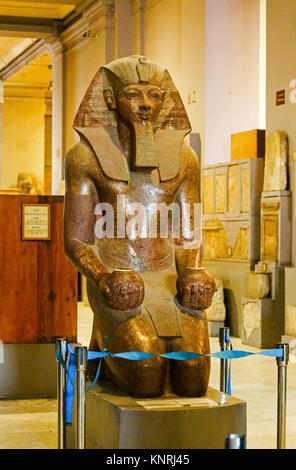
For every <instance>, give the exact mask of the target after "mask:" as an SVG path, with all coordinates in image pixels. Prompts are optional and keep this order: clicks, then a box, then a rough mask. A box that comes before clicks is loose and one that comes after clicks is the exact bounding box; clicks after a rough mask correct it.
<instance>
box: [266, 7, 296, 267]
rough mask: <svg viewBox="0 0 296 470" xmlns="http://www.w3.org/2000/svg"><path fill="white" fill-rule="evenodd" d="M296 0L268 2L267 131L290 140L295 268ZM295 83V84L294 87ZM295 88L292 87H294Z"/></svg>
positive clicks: (294, 261)
mask: <svg viewBox="0 0 296 470" xmlns="http://www.w3.org/2000/svg"><path fill="white" fill-rule="evenodd" d="M295 18H296V0H289V1H288V2H282V1H280V0H268V2H267V59H266V106H267V109H266V131H267V135H268V134H269V133H270V132H272V131H273V130H275V129H278V130H282V131H285V132H286V133H287V134H288V139H289V158H290V180H291V188H292V189H293V197H292V204H293V207H292V214H293V243H292V265H293V266H295V265H296V247H295V239H296V218H295V190H296V187H295V171H294V168H293V166H295V162H294V163H293V152H295V151H296V91H295V90H296V61H295V58H296V28H295ZM293 80H294V83H291V82H292V81H293ZM291 85H292V86H291ZM280 90H285V93H286V96H285V104H284V105H281V106H276V92H277V91H280Z"/></svg>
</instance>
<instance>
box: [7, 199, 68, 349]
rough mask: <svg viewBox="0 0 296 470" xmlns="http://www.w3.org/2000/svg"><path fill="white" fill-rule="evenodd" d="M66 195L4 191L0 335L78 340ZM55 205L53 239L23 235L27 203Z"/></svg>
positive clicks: (46, 340) (12, 338) (31, 340)
mask: <svg viewBox="0 0 296 470" xmlns="http://www.w3.org/2000/svg"><path fill="white" fill-rule="evenodd" d="M63 200H64V198H63V196H21V195H5V194H2V195H0V340H1V341H3V343H11V344H21V343H52V342H55V339H56V338H57V337H66V338H67V339H68V340H69V341H76V337H77V271H76V269H75V268H74V267H73V266H72V264H71V263H70V261H69V260H68V258H67V257H66V255H65V253H64V235H63V209H64V207H63V206H64V204H63ZM23 203H26V204H49V205H50V240H32V241H31V240H22V204H23Z"/></svg>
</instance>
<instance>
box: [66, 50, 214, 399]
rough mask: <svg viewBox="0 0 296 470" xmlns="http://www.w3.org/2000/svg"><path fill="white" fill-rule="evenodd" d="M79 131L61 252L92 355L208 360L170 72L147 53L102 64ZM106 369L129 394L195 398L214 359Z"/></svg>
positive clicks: (204, 300) (194, 186) (180, 109)
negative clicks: (77, 282)
mask: <svg viewBox="0 0 296 470" xmlns="http://www.w3.org/2000/svg"><path fill="white" fill-rule="evenodd" d="M74 129H75V130H76V131H77V132H78V134H79V136H80V142H79V143H78V144H76V145H75V146H74V147H73V148H72V149H71V150H70V151H69V153H68V155H67V157H66V165H65V180H66V195H65V215H64V220H65V250H66V253H67V255H68V256H69V258H70V259H71V260H72V262H73V264H74V265H75V266H76V267H77V269H78V270H79V271H80V272H81V273H82V274H83V275H84V276H86V278H87V290H88V298H89V303H90V306H91V308H92V310H93V313H94V321H93V331H92V338H91V342H90V349H91V350H103V349H104V348H106V349H108V350H109V351H111V352H112V353H114V354H115V353H119V352H126V351H142V352H148V353H152V354H156V355H158V354H163V353H166V352H171V351H191V352H196V353H200V354H207V353H209V352H210V351H209V337H208V328H207V319H206V314H205V310H204V309H206V308H208V307H209V306H210V304H211V299H212V296H213V294H214V291H215V282H214V279H213V278H212V276H211V275H210V274H209V273H208V272H207V271H206V270H205V269H203V268H201V266H200V265H201V244H200V240H198V239H197V238H196V237H195V233H196V230H195V226H196V224H195V222H196V211H195V209H196V206H198V205H199V202H200V201H199V189H198V181H199V167H198V159H197V156H196V154H195V153H194V151H193V150H192V149H191V148H190V147H189V146H188V145H187V144H186V143H185V141H184V137H185V136H186V134H188V133H189V132H190V130H191V128H190V123H189V120H188V117H187V114H186V111H185V108H184V105H183V103H182V100H181V98H180V95H179V93H178V91H177V89H176V87H175V85H174V83H173V81H172V79H171V77H170V75H169V73H168V71H167V70H163V69H161V68H160V67H158V66H157V65H156V64H155V63H153V62H152V61H150V60H149V59H147V58H146V57H143V56H131V57H125V58H121V59H118V60H115V61H113V62H111V63H110V64H108V65H106V66H104V67H101V68H100V69H99V71H98V72H97V74H96V75H95V77H94V79H93V81H92V82H91V84H90V86H89V88H88V90H87V92H86V94H85V96H84V98H83V100H82V103H81V105H80V107H79V109H78V112H77V115H76V117H75V120H74ZM188 207H189V209H188ZM186 208H187V209H186ZM185 209H186V210H185ZM135 212H136V213H137V215H136V216H135ZM152 216H153V217H154V216H155V217H156V218H153V217H152ZM165 216H166V217H165ZM153 221H154V222H155V221H156V224H153V223H152V222H153ZM185 226H186V227H187V229H184V227H185ZM180 227H182V233H181V230H179V231H178V228H179V229H180ZM188 243H189V244H188ZM91 372H92V371H91V369H90V368H89V374H90V375H91ZM104 373H105V375H106V376H107V377H108V378H109V379H110V380H112V381H113V382H114V383H115V384H116V385H117V386H118V387H119V388H121V389H123V390H124V391H126V392H128V393H129V394H131V395H133V396H136V397H154V396H160V395H163V394H164V393H167V392H173V393H176V394H179V395H184V396H201V395H203V394H205V393H206V390H207V387H208V381H209V373H210V358H209V357H201V358H198V359H195V360H189V361H178V360H168V359H165V358H162V357H154V358H152V359H147V360H144V361H128V360H124V359H114V358H106V360H105V363H104Z"/></svg>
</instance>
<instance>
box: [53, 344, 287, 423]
mask: <svg viewBox="0 0 296 470" xmlns="http://www.w3.org/2000/svg"><path fill="white" fill-rule="evenodd" d="M227 336H228V337H227ZM227 336H226V340H227V341H228V342H230V347H231V349H230V350H228V351H219V352H215V353H211V354H198V353H194V352H190V351H176V352H170V353H165V354H150V353H145V352H139V351H128V352H123V353H117V354H112V353H110V351H108V350H104V351H99V352H96V351H88V352H87V360H89V361H91V360H93V359H100V362H99V366H98V369H97V372H96V375H95V378H94V380H93V382H92V384H91V385H90V387H89V388H88V390H87V391H90V390H92V389H93V388H94V386H95V384H96V383H97V381H98V378H99V375H100V370H101V365H102V360H103V358H104V357H114V358H120V359H127V360H129V361H143V360H145V359H152V358H154V357H165V358H167V359H172V360H177V361H190V360H193V359H199V358H200V357H203V356H208V357H216V358H219V359H239V358H243V357H246V356H255V355H261V356H268V357H283V355H284V350H283V349H282V348H277V349H268V350H266V351H260V352H256V353H253V352H247V351H239V350H233V349H232V343H231V339H230V336H229V335H227ZM67 357H68V361H66V362H68V367H67V364H66V362H65V361H64V360H63V358H62V355H61V351H60V348H59V347H58V349H57V352H56V359H57V361H58V362H60V364H61V365H62V367H63V368H64V369H65V371H66V373H67V381H66V424H67V425H71V424H72V410H73V401H74V390H75V386H74V384H75V375H76V369H75V356H74V351H73V349H72V348H71V346H70V345H69V344H67ZM230 380H231V372H230V366H229V372H228V384H227V385H228V386H227V393H228V395H231V383H230Z"/></svg>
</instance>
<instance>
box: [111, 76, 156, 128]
mask: <svg viewBox="0 0 296 470" xmlns="http://www.w3.org/2000/svg"><path fill="white" fill-rule="evenodd" d="M164 95H165V94H164V92H163V91H162V90H161V88H159V87H158V86H155V85H143V84H135V85H128V86H126V87H124V88H123V89H122V90H120V92H119V93H118V95H117V103H116V104H117V106H116V108H117V112H118V114H119V116H120V118H121V119H122V120H123V121H124V122H125V123H126V124H133V123H134V122H136V121H142V122H144V123H145V122H150V123H151V124H153V123H154V121H155V118H156V117H157V115H158V113H159V111H160V109H161V107H162V105H163V101H164Z"/></svg>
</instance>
